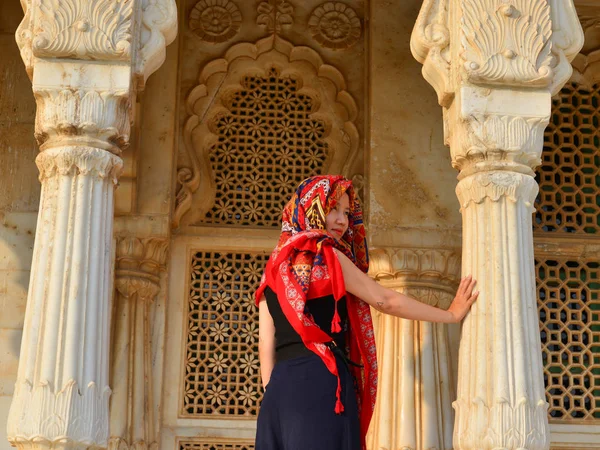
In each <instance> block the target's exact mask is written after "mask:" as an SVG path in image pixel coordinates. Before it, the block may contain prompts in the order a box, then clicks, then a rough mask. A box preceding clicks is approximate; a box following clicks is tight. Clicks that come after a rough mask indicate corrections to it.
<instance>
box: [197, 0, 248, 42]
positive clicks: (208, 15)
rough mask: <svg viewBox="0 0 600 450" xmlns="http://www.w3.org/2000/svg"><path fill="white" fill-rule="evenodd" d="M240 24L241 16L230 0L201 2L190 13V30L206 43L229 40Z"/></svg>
mask: <svg viewBox="0 0 600 450" xmlns="http://www.w3.org/2000/svg"><path fill="white" fill-rule="evenodd" d="M241 24H242V14H241V13H240V10H239V9H238V7H237V6H236V5H235V3H233V2H232V1H230V0H201V1H199V2H198V3H196V5H195V6H194V9H192V12H191V13H190V30H192V31H193V32H194V33H195V34H196V35H197V36H198V37H199V38H200V39H202V40H203V41H206V42H212V43H220V42H225V41H227V40H229V39H231V38H232V37H233V36H235V35H236V34H237V32H238V31H239V29H240V26H241Z"/></svg>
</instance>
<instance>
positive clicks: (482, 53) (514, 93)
mask: <svg viewBox="0 0 600 450" xmlns="http://www.w3.org/2000/svg"><path fill="white" fill-rule="evenodd" d="M582 44H583V34H582V31H581V26H580V24H579V21H578V19H577V15H576V12H575V8H574V6H573V3H572V1H571V0H425V2H424V3H423V6H422V9H421V12H420V15H419V17H418V20H417V23H416V25H415V28H414V31H413V35H412V39H411V48H412V51H413V55H414V56H415V58H416V59H417V60H419V61H420V62H422V63H423V75H424V77H425V79H426V80H427V81H429V82H430V83H431V84H432V85H433V87H434V88H435V89H436V91H437V94H438V100H439V103H440V105H441V106H442V107H443V114H444V131H445V139H446V144H447V145H448V146H449V147H450V151H451V155H452V164H453V166H454V168H456V169H457V170H458V171H459V175H458V179H459V182H458V186H457V188H456V193H457V196H458V199H459V201H460V205H461V213H462V216H463V249H462V255H463V257H462V271H463V274H465V275H466V274H473V276H474V277H475V278H476V279H477V280H478V283H479V285H478V286H479V287H478V289H479V290H480V291H481V294H480V296H479V300H478V302H477V304H476V305H475V306H474V308H473V310H472V312H471V313H470V314H469V315H468V316H467V317H466V319H465V321H464V323H463V327H462V337H461V343H460V352H459V368H458V387H457V399H456V401H455V403H454V409H455V413H456V418H455V425H454V439H453V440H454V448H455V449H457V450H462V449H490V450H491V449H530V450H533V449H548V448H549V446H550V434H549V428H548V418H547V403H546V399H545V390H544V382H543V376H542V358H541V344H540V336H539V331H538V329H539V328H538V317H537V309H536V298H535V296H536V293H535V275H534V261H533V235H532V216H531V214H532V212H533V210H534V208H533V203H534V201H535V197H536V195H537V192H538V186H537V183H536V182H535V179H534V176H535V174H534V169H535V167H536V166H538V165H539V164H540V162H541V152H542V147H543V133H544V129H545V127H546V125H547V124H548V121H549V117H550V108H551V96H552V95H553V94H555V93H556V92H558V91H559V90H560V88H561V87H562V86H563V85H564V83H565V82H566V81H567V80H568V79H569V77H570V75H571V65H570V61H571V60H572V59H573V58H574V57H575V55H576V54H577V53H578V51H579V50H580V48H581V46H582Z"/></svg>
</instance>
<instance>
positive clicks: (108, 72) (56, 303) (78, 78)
mask: <svg viewBox="0 0 600 450" xmlns="http://www.w3.org/2000/svg"><path fill="white" fill-rule="evenodd" d="M21 3H22V5H23V7H24V10H25V17H24V19H23V22H22V23H21V25H20V26H19V29H18V30H17V36H16V38H17V43H18V45H19V48H20V50H21V56H22V58H23V61H24V63H25V66H26V68H27V72H28V74H29V76H30V78H31V80H32V85H33V93H34V95H35V98H36V102H37V115H36V131H35V133H36V138H37V141H38V143H39V146H40V153H39V155H38V157H37V159H36V163H37V165H38V168H39V171H40V181H41V183H42V193H41V199H40V207H39V215H38V222H37V229H36V237H35V245H34V251H33V261H32V264H31V268H32V269H31V279H30V283H29V292H28V300H27V309H26V313H25V323H24V328H23V339H22V343H21V353H20V359H19V369H18V373H17V381H16V385H15V391H14V397H13V401H12V404H11V408H10V411H9V417H8V425H7V431H8V433H7V434H8V439H9V441H10V442H11V444H12V445H14V446H16V447H18V448H34V447H35V448H67V447H69V448H82V449H83V448H90V447H94V448H95V447H106V445H107V441H108V427H109V416H108V404H109V396H110V392H111V390H110V387H109V330H110V319H111V318H110V311H111V305H110V299H111V297H112V285H113V251H112V242H113V237H112V226H113V194H114V188H115V186H116V183H117V181H118V176H119V173H120V171H121V168H122V160H121V157H120V154H121V152H122V151H123V150H124V149H125V148H126V147H127V144H128V140H129V131H130V122H131V120H132V115H133V112H132V109H131V105H132V104H133V103H134V101H135V95H136V92H137V91H138V90H139V89H141V88H142V87H143V86H144V82H145V80H146V78H147V77H148V76H149V75H150V73H152V71H154V70H155V69H156V68H157V67H159V66H160V64H162V61H163V59H164V51H165V45H167V44H168V43H169V42H170V41H171V40H173V39H174V37H175V34H176V9H175V4H174V1H173V0H148V1H141V0H138V1H135V0H95V1H82V0H73V1H68V2H67V1H58V0H40V1H35V2H33V1H31V0H24V1H22V2H21Z"/></svg>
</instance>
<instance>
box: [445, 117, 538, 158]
mask: <svg viewBox="0 0 600 450" xmlns="http://www.w3.org/2000/svg"><path fill="white" fill-rule="evenodd" d="M547 124H548V118H547V117H534V118H524V117H521V116H508V115H503V116H499V115H493V114H490V115H486V116H484V115H472V116H471V117H470V118H469V120H466V121H462V122H461V123H460V124H459V125H458V126H456V127H454V129H453V130H452V131H451V133H450V136H451V145H450V149H451V152H452V165H453V167H454V168H456V169H459V170H462V169H463V168H465V167H466V166H467V164H468V163H470V162H474V161H475V162H479V161H484V160H490V161H492V162H493V161H494V160H497V161H501V160H502V161H510V162H513V163H516V164H520V165H524V166H525V167H530V168H534V167H536V166H538V165H539V164H540V162H541V159H540V158H541V149H542V144H543V140H544V129H545V128H546V126H547ZM525 149H532V150H534V151H531V152H524V151H523V150H525ZM538 149H539V150H538Z"/></svg>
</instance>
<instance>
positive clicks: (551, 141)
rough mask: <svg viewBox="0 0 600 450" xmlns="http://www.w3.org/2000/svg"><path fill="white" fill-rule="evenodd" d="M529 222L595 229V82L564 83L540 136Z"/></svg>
mask: <svg viewBox="0 0 600 450" xmlns="http://www.w3.org/2000/svg"><path fill="white" fill-rule="evenodd" d="M544 138H545V139H544V141H545V146H544V151H543V154H542V166H541V167H540V168H538V177H537V179H538V182H539V184H540V194H539V196H538V198H537V200H536V210H537V211H536V214H535V221H534V228H535V229H537V230H540V231H545V232H566V233H586V234H594V233H599V232H600V85H594V86H593V87H592V88H591V90H590V89H587V88H585V87H583V86H580V85H578V84H574V83H571V84H567V85H566V86H565V88H563V90H562V91H561V92H560V94H559V95H558V96H557V97H556V98H555V99H554V100H553V103H552V117H551V119H550V125H549V126H548V128H547V129H546V133H545V136H544Z"/></svg>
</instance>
